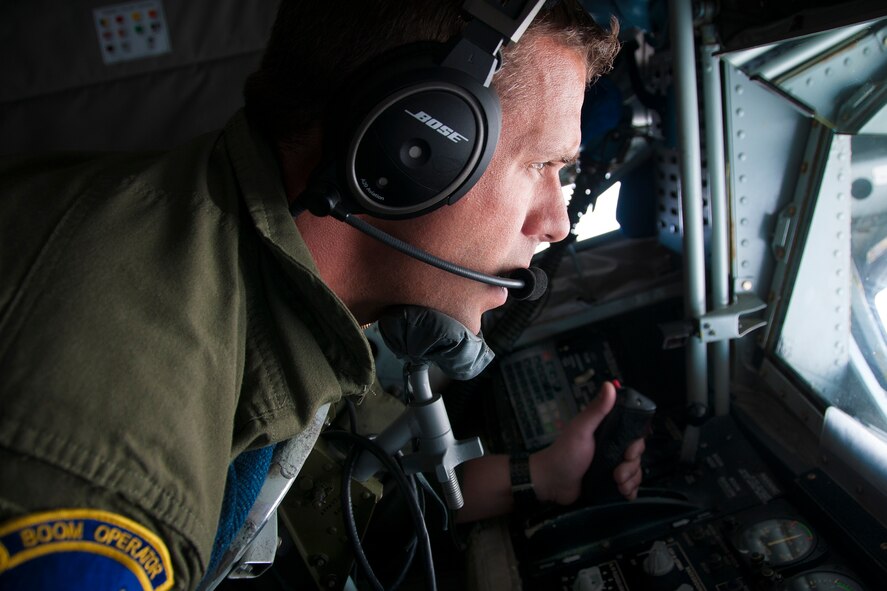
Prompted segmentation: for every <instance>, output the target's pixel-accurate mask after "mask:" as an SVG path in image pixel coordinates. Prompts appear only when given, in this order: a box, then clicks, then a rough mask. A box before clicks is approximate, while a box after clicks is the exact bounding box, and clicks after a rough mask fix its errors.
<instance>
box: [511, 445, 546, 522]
mask: <svg viewBox="0 0 887 591" xmlns="http://www.w3.org/2000/svg"><path fill="white" fill-rule="evenodd" d="M509 466H510V468H511V470H510V472H511V496H512V497H514V507H515V509H516V510H518V511H529V510H530V509H533V508H534V507H536V506H537V505H538V503H539V499H538V497H536V491H535V490H534V489H533V481H532V480H531V479H530V454H528V453H527V452H519V453H513V454H511V458H510V459H509Z"/></svg>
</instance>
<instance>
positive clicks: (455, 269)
mask: <svg viewBox="0 0 887 591" xmlns="http://www.w3.org/2000/svg"><path fill="white" fill-rule="evenodd" d="M334 216H335V217H337V218H338V219H340V220H342V221H343V222H345V223H346V224H348V225H349V226H351V227H352V228H355V229H357V230H359V231H361V232H363V233H364V234H366V235H367V236H369V237H371V238H375V239H376V240H379V241H380V242H382V243H383V244H385V245H387V246H390V247H391V248H394V249H395V250H398V251H400V252H402V253H403V254H405V255H407V256H409V257H412V258H414V259H417V260H420V261H422V262H423V263H426V264H429V265H432V266H434V267H437V268H438V269H441V270H443V271H447V272H448V273H452V274H454V275H458V276H460V277H465V278H466V279H471V280H473V281H478V282H480V283H486V284H487V285H495V286H497V287H504V288H506V289H507V290H508V295H509V296H510V297H512V298H514V299H516V300H538V299H539V298H540V297H542V294H544V293H545V290H546V289H548V276H547V275H546V274H545V271H543V270H542V269H540V268H538V267H530V268H529V269H517V270H515V271H514V272H513V273H512V274H511V277H510V278H508V277H499V276H498V275H487V274H486V273H481V272H480V271H474V270H473V269H468V268H466V267H461V266H459V265H457V264H455V263H451V262H450V261H445V260H443V259H441V258H438V257H436V256H434V255H433V254H431V253H429V252H426V251H424V250H422V249H421V248H417V247H415V246H413V245H412V244H407V243H406V242H404V241H403V240H400V239H398V238H395V237H394V236H392V235H391V234H388V233H386V232H383V231H382V230H380V229H379V228H377V227H375V226H372V225H370V224H368V223H366V222H365V221H363V220H362V219H360V218H358V217H356V216H353V215H351V214H350V213H345V215H344V216H339V215H335V214H334Z"/></svg>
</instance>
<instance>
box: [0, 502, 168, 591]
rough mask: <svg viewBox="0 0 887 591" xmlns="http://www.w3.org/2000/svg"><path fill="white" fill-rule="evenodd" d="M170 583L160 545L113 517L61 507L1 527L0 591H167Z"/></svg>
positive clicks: (134, 525)
mask: <svg viewBox="0 0 887 591" xmlns="http://www.w3.org/2000/svg"><path fill="white" fill-rule="evenodd" d="M172 584H173V573H172V565H171V563H170V558H169V551H168V550H167V549H166V545H165V544H164V543H163V541H162V540H161V539H160V538H159V537H157V535H156V534H154V533H153V532H151V531H150V530H148V529H147V528H146V527H144V526H142V525H140V524H138V523H136V522H135V521H132V520H131V519H127V518H126V517H122V516H120V515H117V514H115V513H110V512H108V511H99V510H95V509H61V510H57V511H47V512H44V513H35V514H32V515H27V516H25V517H20V518H17V519H13V520H12V521H8V522H6V523H4V524H2V525H0V589H4V590H5V589H71V590H72V591H75V590H81V589H82V590H84V591H85V590H87V589H88V590H91V591H105V590H108V591H121V590H126V591H166V590H167V589H169V588H170V587H172Z"/></svg>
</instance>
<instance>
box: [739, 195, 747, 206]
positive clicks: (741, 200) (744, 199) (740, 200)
mask: <svg viewBox="0 0 887 591" xmlns="http://www.w3.org/2000/svg"><path fill="white" fill-rule="evenodd" d="M739 203H740V205H745V204H746V203H748V197H746V196H745V195H743V196H742V197H740V198H739Z"/></svg>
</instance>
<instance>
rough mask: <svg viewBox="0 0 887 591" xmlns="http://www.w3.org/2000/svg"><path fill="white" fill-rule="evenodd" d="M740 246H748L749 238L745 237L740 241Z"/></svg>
mask: <svg viewBox="0 0 887 591" xmlns="http://www.w3.org/2000/svg"><path fill="white" fill-rule="evenodd" d="M739 245H740V246H748V238H743V239H742V241H741V242H740V243H739Z"/></svg>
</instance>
